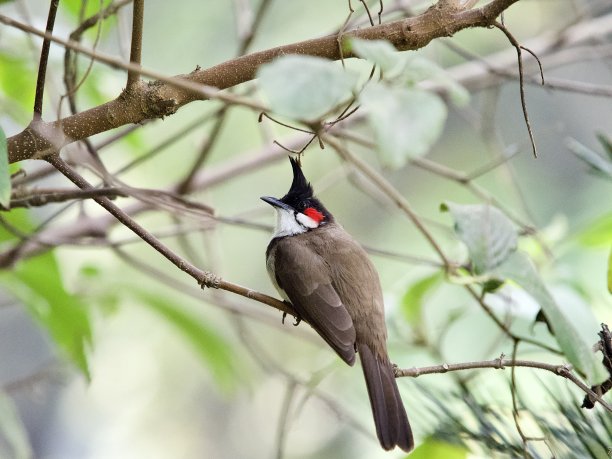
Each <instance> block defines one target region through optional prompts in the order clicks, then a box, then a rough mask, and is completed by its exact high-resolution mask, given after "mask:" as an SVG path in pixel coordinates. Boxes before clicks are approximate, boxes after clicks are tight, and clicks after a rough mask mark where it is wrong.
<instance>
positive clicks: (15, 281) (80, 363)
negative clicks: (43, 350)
mask: <svg viewBox="0 0 612 459" xmlns="http://www.w3.org/2000/svg"><path fill="white" fill-rule="evenodd" d="M0 279H2V281H3V282H4V283H5V285H6V287H7V289H9V290H10V291H11V292H13V294H14V295H15V296H16V297H17V298H19V300H20V301H22V302H23V303H24V304H25V305H26V306H27V308H28V311H29V312H30V314H31V315H32V316H33V317H34V318H35V319H36V320H37V321H38V323H40V324H41V325H42V326H43V327H44V328H45V329H46V330H47V331H48V332H49V334H50V335H51V337H52V338H53V340H54V341H55V343H56V344H57V345H58V346H59V347H60V348H61V349H62V350H63V351H64V352H65V353H66V354H67V355H68V357H70V359H71V360H72V362H73V363H74V364H75V365H76V366H77V367H78V368H79V369H80V370H81V372H82V373H83V375H84V376H85V377H86V378H87V379H88V380H89V379H90V374H89V367H88V362H87V355H86V348H87V347H89V346H90V345H91V328H90V323H89V312H88V310H87V306H86V305H85V304H84V302H83V301H81V299H80V298H79V297H78V296H76V295H72V294H70V293H68V292H67V291H66V290H65V289H64V285H63V280H62V277H61V274H60V270H59V267H58V264H57V261H56V260H55V256H54V255H53V253H52V252H47V253H45V254H44V255H39V256H37V257H34V258H30V259H28V260H26V261H21V262H19V263H18V264H17V266H16V267H15V268H14V269H13V271H12V272H9V273H2V275H1V276H0Z"/></svg>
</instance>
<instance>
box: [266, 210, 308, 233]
mask: <svg viewBox="0 0 612 459" xmlns="http://www.w3.org/2000/svg"><path fill="white" fill-rule="evenodd" d="M274 210H276V228H275V229H274V235H273V236H272V238H275V237H283V236H295V235H296V234H301V233H305V232H306V231H308V230H309V229H312V228H316V227H317V226H319V224H318V223H317V222H316V221H315V220H313V219H312V218H310V217H309V216H308V215H304V214H302V213H300V212H298V213H295V212H293V211H291V210H288V209H282V208H280V207H276V208H275V209H274Z"/></svg>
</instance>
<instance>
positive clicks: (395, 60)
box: [348, 38, 406, 77]
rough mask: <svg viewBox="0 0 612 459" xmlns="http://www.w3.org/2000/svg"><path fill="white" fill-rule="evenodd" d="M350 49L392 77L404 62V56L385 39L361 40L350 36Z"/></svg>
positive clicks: (386, 75)
mask: <svg viewBox="0 0 612 459" xmlns="http://www.w3.org/2000/svg"><path fill="white" fill-rule="evenodd" d="M348 43H349V45H350V50H351V51H352V52H353V53H354V54H355V55H356V56H358V57H360V58H362V59H366V60H368V61H370V62H371V63H372V64H375V65H376V66H377V67H378V68H380V70H381V71H382V72H383V74H384V75H385V77H392V76H393V75H394V74H395V73H397V71H398V70H400V69H401V68H403V67H404V66H405V64H406V57H405V55H404V54H401V53H399V52H398V51H397V50H396V49H395V48H394V47H393V45H392V44H391V43H389V42H388V41H386V40H362V39H360V38H351V39H350V40H349V41H348Z"/></svg>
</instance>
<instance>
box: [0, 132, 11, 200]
mask: <svg viewBox="0 0 612 459" xmlns="http://www.w3.org/2000/svg"><path fill="white" fill-rule="evenodd" d="M10 204H11V173H10V171H9V161H8V149H7V146H6V135H5V134H4V131H3V130H2V126H0V206H2V207H4V208H5V209H8V208H9V206H10Z"/></svg>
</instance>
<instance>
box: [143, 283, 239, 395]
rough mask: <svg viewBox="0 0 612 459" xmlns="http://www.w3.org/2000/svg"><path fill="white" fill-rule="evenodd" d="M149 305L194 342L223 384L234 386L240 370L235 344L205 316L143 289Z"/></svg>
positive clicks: (188, 340) (222, 386) (190, 342)
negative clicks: (202, 317) (236, 361)
mask: <svg viewBox="0 0 612 459" xmlns="http://www.w3.org/2000/svg"><path fill="white" fill-rule="evenodd" d="M139 296H140V298H142V299H143V300H144V301H145V302H146V304H147V305H148V306H150V307H151V309H152V310H153V311H155V312H157V313H158V314H159V315H161V316H162V317H163V318H164V319H166V320H167V321H168V323H170V324H172V325H173V326H174V327H175V328H176V330H177V331H178V332H180V334H181V335H182V336H183V337H184V338H185V339H186V340H187V342H188V343H189V344H191V345H192V346H193V349H194V350H195V351H196V353H197V355H198V356H199V357H200V358H201V359H202V360H203V361H204V363H205V364H206V365H207V366H208V368H209V369H210V370H211V373H212V374H213V376H214V377H215V379H216V380H217V383H218V384H219V387H221V388H230V387H232V386H233V385H234V384H235V382H236V374H237V370H236V367H235V365H234V362H235V360H236V357H235V355H234V354H233V352H232V351H231V346H230V345H229V344H228V343H227V342H226V341H225V340H224V339H223V338H222V337H221V335H219V334H218V333H217V332H216V331H215V330H214V329H212V328H210V327H208V326H207V325H206V324H205V323H204V322H202V320H201V319H200V318H198V317H196V316H194V315H192V314H190V313H188V312H186V311H184V310H181V309H179V308H177V307H176V306H175V305H174V304H173V302H172V301H170V300H168V299H165V298H160V297H158V296H153V295H151V294H148V293H145V292H139Z"/></svg>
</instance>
